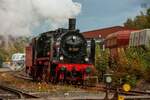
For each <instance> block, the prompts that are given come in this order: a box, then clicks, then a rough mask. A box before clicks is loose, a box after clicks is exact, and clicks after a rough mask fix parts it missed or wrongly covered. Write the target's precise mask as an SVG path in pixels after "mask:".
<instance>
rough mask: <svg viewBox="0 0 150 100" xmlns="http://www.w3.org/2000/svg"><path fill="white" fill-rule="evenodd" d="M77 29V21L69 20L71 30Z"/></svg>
mask: <svg viewBox="0 0 150 100" xmlns="http://www.w3.org/2000/svg"><path fill="white" fill-rule="evenodd" d="M75 29H76V19H75V18H69V30H75Z"/></svg>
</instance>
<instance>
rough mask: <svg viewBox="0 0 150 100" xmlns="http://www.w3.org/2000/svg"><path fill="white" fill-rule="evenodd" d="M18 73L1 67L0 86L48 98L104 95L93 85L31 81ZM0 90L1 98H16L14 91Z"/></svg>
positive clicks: (101, 97)
mask: <svg viewBox="0 0 150 100" xmlns="http://www.w3.org/2000/svg"><path fill="white" fill-rule="evenodd" d="M6 69H7V70H6ZM20 73H21V72H17V71H11V70H9V69H8V68H1V69H0V80H1V81H0V86H1V85H2V86H5V87H11V88H13V89H15V90H17V91H23V92H24V93H27V94H29V95H33V96H37V97H40V98H50V99H56V98H57V99H60V98H67V99H79V98H80V99H85V98H86V99H87V98H93V99H103V98H104V96H105V93H104V92H102V91H97V90H96V88H94V87H93V88H91V89H87V88H83V87H76V86H72V85H61V84H57V85H54V84H51V83H45V82H33V81H31V80H30V79H21V78H19V77H17V75H19V74H20ZM0 91H1V92H0V97H1V98H3V97H4V98H5V99H18V98H16V96H15V95H16V94H15V93H10V91H6V90H5V91H4V90H3V89H0ZM2 91H3V92H2ZM110 97H112V94H110ZM31 98H32V97H31Z"/></svg>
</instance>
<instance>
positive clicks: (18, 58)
mask: <svg viewBox="0 0 150 100" xmlns="http://www.w3.org/2000/svg"><path fill="white" fill-rule="evenodd" d="M11 64H12V66H13V67H15V68H21V67H23V66H24V64H25V54H24V53H15V54H13V55H12V58H11Z"/></svg>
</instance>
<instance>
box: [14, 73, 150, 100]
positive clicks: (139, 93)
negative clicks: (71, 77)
mask: <svg viewBox="0 0 150 100" xmlns="http://www.w3.org/2000/svg"><path fill="white" fill-rule="evenodd" d="M15 77H17V78H21V79H24V80H29V81H32V79H31V78H28V77H26V76H24V75H22V74H18V75H15ZM73 86H75V87H77V88H81V89H84V90H87V91H103V92H105V91H106V89H107V88H106V87H105V85H98V86H96V87H90V86H81V85H79V86H78V85H73ZM109 91H110V93H113V94H114V97H115V96H116V95H115V93H116V89H115V88H110V90H109ZM117 93H118V95H123V96H125V97H126V98H134V97H135V98H140V97H141V98H146V97H147V98H149V99H150V92H145V91H136V90H131V91H129V92H124V91H123V90H122V89H121V88H119V89H118V91H117ZM112 100H114V99H112ZM147 100H148V99H147Z"/></svg>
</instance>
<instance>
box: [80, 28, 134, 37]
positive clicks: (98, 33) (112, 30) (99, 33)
mask: <svg viewBox="0 0 150 100" xmlns="http://www.w3.org/2000/svg"><path fill="white" fill-rule="evenodd" d="M123 30H134V29H130V28H126V27H123V26H114V27H108V28H102V29H96V30H91V31H87V32H83V33H82V34H83V35H84V37H85V38H86V39H87V40H89V39H92V38H94V39H96V40H99V39H105V37H106V36H107V35H109V34H111V33H115V32H118V31H123Z"/></svg>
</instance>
